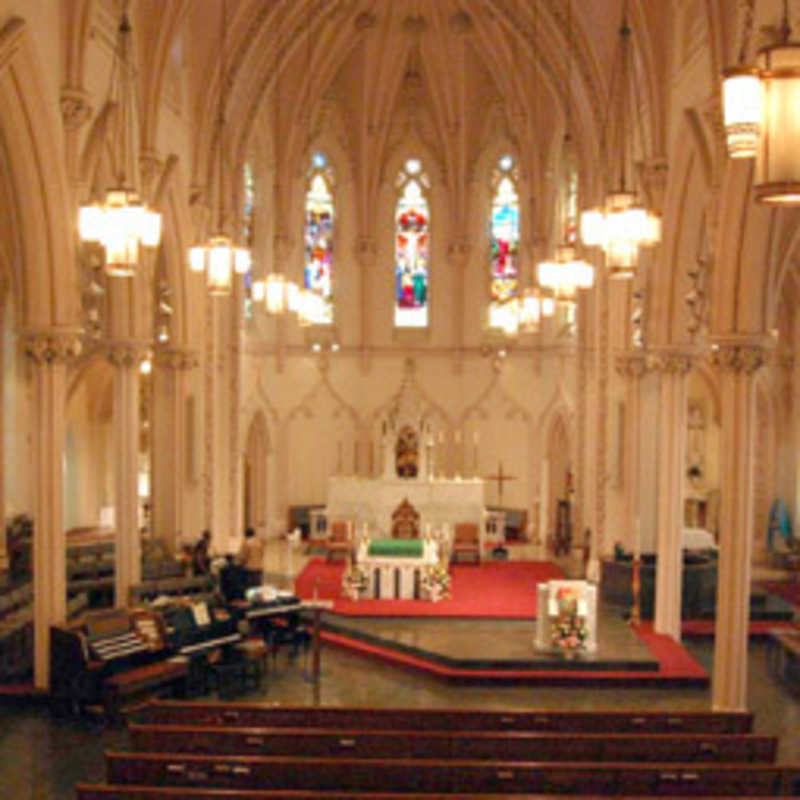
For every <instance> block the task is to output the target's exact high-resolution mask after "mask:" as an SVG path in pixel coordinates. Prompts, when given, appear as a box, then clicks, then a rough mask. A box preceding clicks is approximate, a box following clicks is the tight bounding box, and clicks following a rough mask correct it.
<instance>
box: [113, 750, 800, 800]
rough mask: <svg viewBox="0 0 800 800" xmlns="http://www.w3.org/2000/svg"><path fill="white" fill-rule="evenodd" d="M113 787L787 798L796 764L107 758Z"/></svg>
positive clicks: (797, 783)
mask: <svg viewBox="0 0 800 800" xmlns="http://www.w3.org/2000/svg"><path fill="white" fill-rule="evenodd" d="M106 759H107V777H108V780H109V782H111V783H120V784H132V785H151V786H193V787H204V788H210V787H217V788H222V789H242V790H246V789H256V788H257V789H282V788H286V787H291V788H292V789H296V790H302V791H318V790H319V791H358V792H380V791H384V792H387V791H390V792H410V793H414V792H427V793H432V792H439V793H441V794H448V793H452V792H455V793H459V792H461V793H473V792H475V793H483V794H486V793H496V794H525V793H528V794H535V793H548V792H549V793H556V794H588V795H600V796H607V795H625V794H629V795H639V796H643V795H655V796H661V795H693V796H698V795H707V796H721V795H732V796H742V795H753V796H764V795H792V794H795V793H800V765H797V766H787V765H783V766H780V767H777V766H765V765H757V764H751V765H740V764H713V765H712V764H686V763H652V764H642V763H639V762H635V763H627V762H608V763H605V764H602V765H598V764H596V763H570V762H557V763H553V762H535V761H530V762H520V761H466V760H451V761H434V760H429V759H353V758H291V757H284V756H270V757H263V756H258V757H256V756H209V755H194V754H164V753H107V754H106Z"/></svg>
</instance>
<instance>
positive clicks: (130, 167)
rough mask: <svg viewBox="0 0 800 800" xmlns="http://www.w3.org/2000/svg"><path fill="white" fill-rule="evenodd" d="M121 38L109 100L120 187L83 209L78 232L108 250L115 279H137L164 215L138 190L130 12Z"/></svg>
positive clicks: (121, 27) (107, 258)
mask: <svg viewBox="0 0 800 800" xmlns="http://www.w3.org/2000/svg"><path fill="white" fill-rule="evenodd" d="M117 34H118V37H117V46H116V48H115V50H114V61H113V66H112V68H111V83H110V87H109V97H108V105H109V107H116V108H117V111H116V118H115V119H116V131H115V134H116V135H115V137H114V142H113V149H114V157H115V168H116V177H115V184H114V186H112V187H111V188H109V189H108V190H107V191H106V196H105V202H103V203H89V204H87V205H84V206H81V208H80V211H79V214H78V232H79V235H80V238H81V241H84V242H99V243H100V244H101V245H102V246H103V248H104V250H105V270H106V272H107V273H108V274H109V275H118V276H127V275H133V273H134V272H135V270H136V267H137V266H138V264H139V257H140V248H141V247H157V246H158V244H159V242H160V241H161V214H159V213H157V212H156V211H153V210H151V209H150V208H149V207H148V206H147V205H146V204H145V203H143V202H142V200H141V198H140V196H139V193H138V192H137V191H136V189H135V188H134V186H133V178H134V175H135V166H134V165H135V163H136V160H135V156H134V144H135V136H134V131H135V123H136V119H135V110H136V96H135V86H134V80H133V76H134V70H133V65H132V64H131V63H130V38H131V25H130V21H129V19H128V15H127V12H126V11H125V10H123V12H122V19H121V21H120V25H119V28H118V31H117Z"/></svg>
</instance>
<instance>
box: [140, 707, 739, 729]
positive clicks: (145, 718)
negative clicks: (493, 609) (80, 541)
mask: <svg viewBox="0 0 800 800" xmlns="http://www.w3.org/2000/svg"><path fill="white" fill-rule="evenodd" d="M134 719H136V720H137V721H139V722H150V723H158V724H163V725H212V726H229V725H232V726H236V727H263V728H277V727H289V728H341V729H347V730H394V731H397V730H405V731H418V730H426V731H436V730H439V731H446V730H450V731H453V730H474V731H479V730H481V731H504V730H518V731H543V732H544V731H549V732H553V733H557V732H562V733H571V732H580V731H584V732H587V733H602V732H612V733H630V732H647V733H751V732H752V729H753V715H752V714H751V713H749V712H717V711H677V712H632V711H613V710H612V711H532V710H531V711H473V710H463V709H431V708H424V709H420V708H414V709H397V708H347V707H332V706H331V707H315V708H308V707H301V706H269V705H259V704H251V703H182V702H180V701H174V702H169V701H158V702H153V703H148V704H146V705H144V706H141V707H140V708H139V709H137V711H136V713H135V715H134Z"/></svg>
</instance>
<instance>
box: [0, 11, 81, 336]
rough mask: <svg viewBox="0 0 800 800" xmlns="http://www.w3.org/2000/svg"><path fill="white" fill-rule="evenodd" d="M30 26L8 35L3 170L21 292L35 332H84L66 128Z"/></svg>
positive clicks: (0, 57) (1, 89) (2, 88)
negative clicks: (63, 146) (63, 155)
mask: <svg viewBox="0 0 800 800" xmlns="http://www.w3.org/2000/svg"><path fill="white" fill-rule="evenodd" d="M49 96H50V95H49V93H48V92H46V91H45V89H44V82H43V78H42V73H41V69H40V65H39V61H38V58H37V56H36V54H35V52H34V49H33V44H32V42H31V40H30V33H29V30H28V27H27V24H26V22H25V21H24V20H22V19H20V18H19V17H13V18H12V19H10V20H9V21H8V22H6V24H5V25H4V26H3V27H2V29H0V159H2V161H1V163H0V169H2V172H3V173H4V174H5V176H6V178H7V180H8V181H9V183H10V185H11V187H13V188H12V189H11V190H10V195H11V198H13V201H12V202H13V208H14V214H15V216H16V217H17V220H18V222H19V226H20V228H19V231H18V233H17V234H16V235H15V240H16V241H15V247H16V249H17V252H16V253H15V257H14V259H13V263H14V269H15V272H16V276H15V279H14V285H15V286H18V287H19V289H20V300H21V306H20V307H21V312H22V313H21V314H20V319H21V323H22V325H23V326H24V327H26V328H29V329H38V328H52V327H64V328H75V327H77V325H78V319H79V309H78V297H77V292H76V291H75V288H74V287H76V286H77V285H78V277H77V275H76V265H75V259H74V257H73V256H74V239H73V225H72V224H71V223H72V220H73V219H74V211H73V210H72V207H71V205H70V200H69V190H68V187H67V179H66V174H65V171H64V167H63V164H62V163H61V160H60V151H59V149H58V148H55V147H53V146H52V143H53V142H56V141H60V140H61V134H60V131H59V129H58V124H57V123H58V121H57V119H56V118H55V116H54V110H53V107H52V105H51V104H48V103H46V102H45V98H47V97H49Z"/></svg>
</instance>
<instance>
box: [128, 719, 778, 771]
mask: <svg viewBox="0 0 800 800" xmlns="http://www.w3.org/2000/svg"><path fill="white" fill-rule="evenodd" d="M129 731H130V735H131V741H132V744H133V747H134V749H135V750H138V751H145V752H162V753H208V754H220V755H222V754H237V755H286V756H292V755H294V756H301V755H302V756H322V757H337V756H345V757H351V758H428V759H454V758H455V759H459V758H460V759H501V760H505V761H518V760H519V761H529V760H532V759H536V760H538V761H661V762H664V761H686V762H700V761H704V762H744V763H758V762H760V763H770V764H771V763H774V761H775V754H776V750H777V739H776V738H775V737H772V736H756V735H753V734H607V733H604V734H597V733H572V734H562V733H541V732H535V733H534V732H528V731H514V732H507V731H505V732H486V731H469V732H461V731H413V732H408V731H402V732H398V731H361V730H359V731H353V730H334V729H314V728H234V727H219V726H217V727H212V726H206V727H195V726H183V725H142V724H131V725H129ZM409 733H410V735H409Z"/></svg>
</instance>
